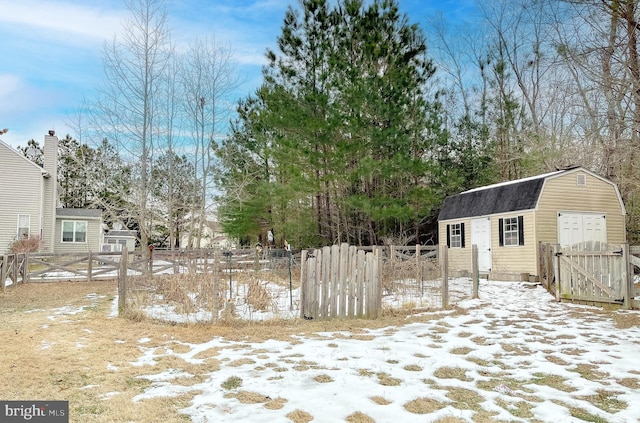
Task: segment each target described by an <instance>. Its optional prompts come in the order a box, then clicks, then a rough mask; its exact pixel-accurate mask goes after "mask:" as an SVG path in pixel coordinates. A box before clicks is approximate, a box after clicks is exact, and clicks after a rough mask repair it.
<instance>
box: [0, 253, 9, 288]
mask: <svg viewBox="0 0 640 423" xmlns="http://www.w3.org/2000/svg"><path fill="white" fill-rule="evenodd" d="M8 267H9V256H8V255H6V254H5V255H3V256H2V262H1V263H0V284H1V285H2V292H4V289H5V284H6V282H7V268H8Z"/></svg>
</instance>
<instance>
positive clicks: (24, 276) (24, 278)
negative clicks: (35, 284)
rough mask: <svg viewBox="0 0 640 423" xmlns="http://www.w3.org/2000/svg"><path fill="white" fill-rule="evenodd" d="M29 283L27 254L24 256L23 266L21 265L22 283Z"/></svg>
mask: <svg viewBox="0 0 640 423" xmlns="http://www.w3.org/2000/svg"><path fill="white" fill-rule="evenodd" d="M27 282H29V253H25V255H24V264H23V265H22V283H27Z"/></svg>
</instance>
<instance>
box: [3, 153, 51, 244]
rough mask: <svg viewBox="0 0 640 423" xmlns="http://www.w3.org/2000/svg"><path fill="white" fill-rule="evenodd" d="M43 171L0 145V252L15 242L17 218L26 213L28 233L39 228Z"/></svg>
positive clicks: (39, 230)
mask: <svg viewBox="0 0 640 423" xmlns="http://www.w3.org/2000/svg"><path fill="white" fill-rule="evenodd" d="M42 183H43V177H42V169H40V167H38V166H37V165H36V164H34V163H32V162H30V161H29V160H28V159H27V158H25V157H21V156H20V154H19V153H17V152H16V150H14V149H12V148H11V147H9V146H8V145H6V144H4V143H3V142H0V253H3V254H5V253H7V252H8V248H9V245H10V244H11V243H12V242H13V241H14V240H15V239H16V236H17V229H18V227H17V225H18V215H19V214H28V215H29V217H30V221H29V234H30V235H32V236H36V235H37V236H39V235H40V234H41V229H42V221H43V218H42V206H41V204H42V198H41V194H40V193H41V190H42Z"/></svg>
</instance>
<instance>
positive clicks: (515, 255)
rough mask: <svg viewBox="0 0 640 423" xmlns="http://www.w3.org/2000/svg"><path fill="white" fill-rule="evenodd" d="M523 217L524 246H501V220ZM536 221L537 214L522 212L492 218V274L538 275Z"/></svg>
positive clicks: (530, 211) (497, 215)
mask: <svg viewBox="0 0 640 423" xmlns="http://www.w3.org/2000/svg"><path fill="white" fill-rule="evenodd" d="M518 216H522V217H523V221H522V223H523V225H524V234H523V235H524V245H510V246H500V239H499V236H498V234H499V231H500V228H499V225H500V219H504V218H509V217H518ZM535 229H536V219H535V212H534V211H532V210H529V211H520V212H510V213H504V214H496V215H493V216H491V260H492V266H491V271H492V272H498V273H525V272H526V273H529V274H531V275H535V274H537V273H538V265H537V261H536V260H537V259H536V257H537V251H538V242H537V241H536V234H535Z"/></svg>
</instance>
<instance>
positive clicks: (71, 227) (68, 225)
mask: <svg viewBox="0 0 640 423" xmlns="http://www.w3.org/2000/svg"><path fill="white" fill-rule="evenodd" d="M62 242H87V222H82V221H80V222H71V221H64V222H62Z"/></svg>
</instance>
